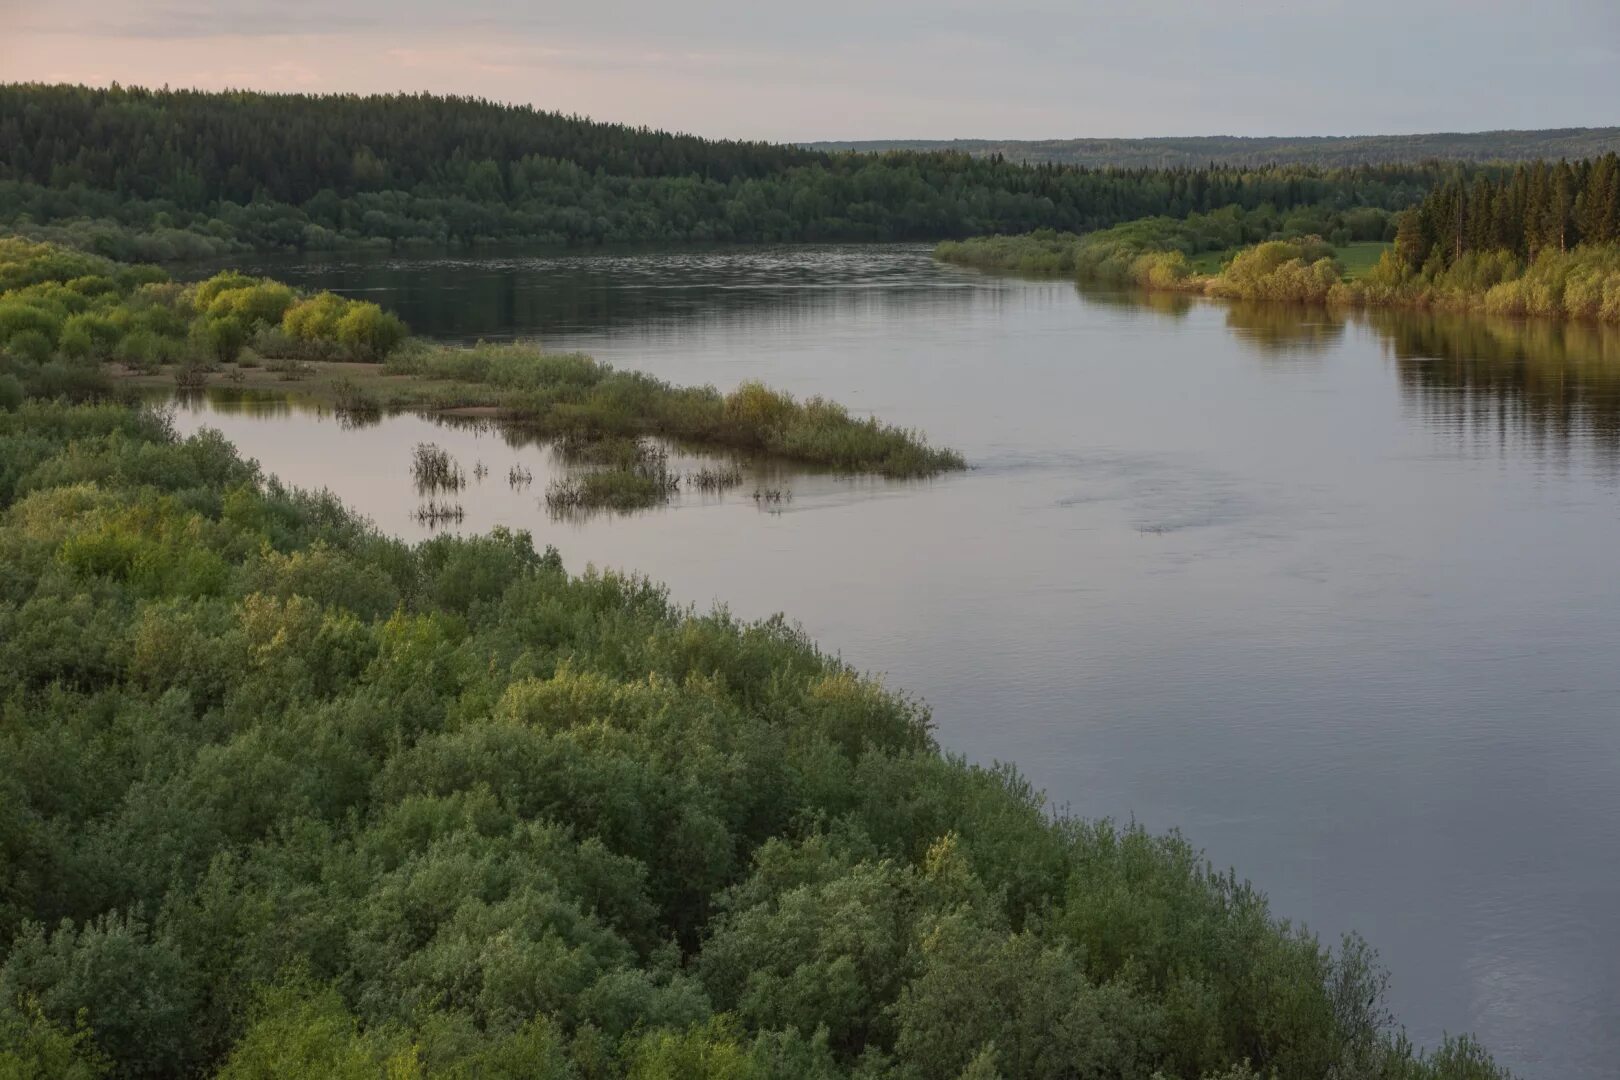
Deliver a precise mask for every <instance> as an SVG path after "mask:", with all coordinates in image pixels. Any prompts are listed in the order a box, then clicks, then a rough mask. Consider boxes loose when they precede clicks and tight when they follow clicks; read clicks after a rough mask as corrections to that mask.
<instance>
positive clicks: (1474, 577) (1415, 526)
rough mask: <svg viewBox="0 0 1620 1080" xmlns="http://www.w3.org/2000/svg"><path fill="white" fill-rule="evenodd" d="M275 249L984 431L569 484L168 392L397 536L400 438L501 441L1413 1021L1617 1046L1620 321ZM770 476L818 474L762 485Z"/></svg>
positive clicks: (849, 252)
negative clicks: (735, 478) (930, 446)
mask: <svg viewBox="0 0 1620 1080" xmlns="http://www.w3.org/2000/svg"><path fill="white" fill-rule="evenodd" d="M257 265H258V267H259V268H262V269H264V270H267V271H269V272H273V273H275V274H276V275H278V276H280V277H282V278H285V279H290V280H295V281H298V282H300V283H302V284H306V285H311V286H322V287H331V288H337V289H339V290H340V291H345V292H349V293H352V294H364V295H367V296H369V297H371V298H374V299H377V300H379V301H381V302H383V303H385V304H387V305H389V306H392V307H394V308H395V309H396V310H399V311H400V312H401V313H402V314H403V315H404V316H405V317H406V319H407V320H408V321H409V322H410V323H411V324H412V326H413V327H414V328H415V329H417V330H418V331H419V332H423V333H427V334H432V335H436V336H441V337H445V338H455V339H472V338H475V337H488V338H502V337H513V336H518V337H539V338H541V339H543V341H544V342H545V343H546V344H547V345H548V346H549V347H552V348H555V349H580V350H584V351H587V352H590V353H592V354H594V355H596V356H597V357H598V358H600V359H603V360H607V361H610V362H612V363H615V364H618V365H620V366H624V367H634V368H639V369H642V370H646V371H650V372H652V373H654V374H657V375H659V376H661V377H664V378H668V379H671V380H674V381H678V382H708V383H714V384H715V385H717V386H720V387H722V388H729V387H731V386H733V385H735V384H736V383H738V382H740V381H742V380H744V379H752V378H758V379H763V380H765V381H766V382H768V383H770V384H772V385H773V386H777V387H779V388H782V389H786V390H790V391H792V392H794V393H797V394H801V395H802V394H825V395H827V396H829V397H832V398H835V399H837V400H839V401H842V402H845V403H846V404H848V405H850V406H851V407H852V408H854V409H856V410H862V411H868V412H872V413H875V414H877V415H878V416H880V417H882V418H883V419H885V420H888V421H892V422H897V423H900V424H904V425H907V426H916V427H920V428H922V429H924V430H925V431H926V432H927V433H928V434H929V435H930V436H931V437H932V438H933V439H934V440H935V441H937V442H940V443H944V444H946V445H950V446H953V447H956V448H958V449H960V450H962V451H963V452H964V453H966V454H967V456H968V458H969V460H970V461H971V462H972V463H973V464H974V465H975V468H974V469H973V470H972V471H970V472H968V473H965V474H960V475H952V476H948V477H944V478H941V479H937V480H933V481H929V482H924V483H891V482H884V481H877V480H871V479H856V480H850V479H842V478H838V477H834V476H828V475H825V474H821V475H815V474H803V473H796V472H794V471H791V470H774V471H773V470H771V469H770V468H769V467H766V471H765V472H764V473H761V474H758V475H756V474H753V473H750V475H749V478H748V480H747V482H746V483H745V484H744V486H743V487H741V488H739V489H736V490H734V491H732V492H730V493H727V494H725V495H723V496H712V495H683V496H681V497H680V498H678V499H677V500H676V501H675V502H674V503H673V504H672V505H670V506H669V507H666V508H663V509H659V510H654V511H650V512H645V513H642V514H639V515H635V516H630V517H623V516H596V517H591V518H586V519H572V520H557V519H554V518H552V517H551V516H550V515H548V513H547V511H546V509H545V506H544V501H543V498H542V495H543V492H544V489H545V485H546V483H547V481H548V480H549V479H550V478H551V477H552V476H554V475H556V471H557V470H558V469H559V468H560V465H559V464H558V462H557V461H556V460H555V459H554V457H553V456H552V454H551V452H550V451H549V450H548V449H547V448H545V447H543V446H535V445H524V444H523V443H522V441H521V440H514V441H512V442H509V441H508V440H506V439H505V438H503V437H502V435H501V434H500V432H498V431H495V430H492V429H489V428H487V427H484V428H479V427H468V426H465V425H460V426H447V425H444V424H438V423H434V422H433V421H430V420H426V419H421V418H414V417H396V418H389V419H385V420H383V421H382V422H380V423H378V424H376V425H374V426H369V427H360V428H353V429H346V428H345V427H344V426H343V425H340V424H339V423H338V422H337V421H335V420H334V419H333V418H331V417H329V416H322V415H319V414H316V413H311V412H307V411H302V410H298V409H295V408H287V407H280V408H270V409H264V408H262V407H252V406H242V405H235V406H233V405H231V404H230V403H228V402H226V401H223V400H220V401H215V402H212V403H209V402H204V403H197V404H193V405H190V406H185V407H183V408H182V409H181V411H180V412H179V422H180V424H181V426H182V428H183V429H184V430H191V429H194V428H196V427H198V426H201V425H204V424H206V425H210V426H213V427H217V428H220V429H222V430H223V431H224V432H225V433H226V434H227V435H228V436H229V437H230V438H231V439H232V440H233V441H235V442H236V443H237V444H238V445H239V446H240V447H241V448H242V450H243V452H244V453H246V454H248V455H250V456H252V457H256V458H258V459H259V460H260V461H261V462H262V463H263V464H264V466H265V467H266V468H267V469H268V470H270V471H272V472H274V473H276V474H278V475H280V476H281V477H282V478H283V479H284V480H286V481H288V482H290V483H293V484H298V485H305V486H311V487H327V488H330V489H331V490H332V491H334V492H336V493H337V494H338V495H340V496H341V497H342V498H343V499H344V500H345V501H346V502H348V503H349V504H351V505H353V506H355V507H357V508H358V509H359V510H361V511H363V512H364V513H366V514H368V515H370V516H371V517H373V518H374V519H375V520H376V521H377V523H378V524H379V525H380V526H382V527H383V528H385V529H388V530H390V531H392V532H395V533H398V534H400V535H402V536H407V537H417V536H423V535H427V534H428V533H429V531H430V529H429V528H428V527H427V526H424V525H421V524H419V523H418V522H416V521H415V520H414V519H413V518H412V517H411V514H412V512H413V511H414V510H415V509H416V508H417V506H418V504H419V503H418V498H417V496H416V494H415V491H414V489H413V487H412V483H411V478H410V473H409V467H408V466H409V456H410V450H411V447H412V446H414V445H415V444H416V443H417V442H420V441H433V442H437V443H438V444H439V445H441V446H443V447H445V448H447V449H448V450H450V451H451V452H452V453H453V454H454V455H455V456H456V457H457V458H458V460H459V461H460V462H461V464H462V465H463V467H464V468H465V469H466V470H468V471H469V472H470V471H471V470H472V467H473V464H474V463H475V462H479V461H481V462H483V463H484V464H485V465H486V466H487V467H488V468H489V470H490V475H489V476H488V477H486V478H485V479H484V480H482V481H481V482H474V483H472V484H471V485H470V486H469V488H468V489H467V490H465V491H464V492H463V493H462V494H461V495H460V496H459V500H458V501H459V502H460V503H461V504H462V506H463V507H464V510H465V513H466V517H465V519H464V521H463V522H462V523H461V524H460V525H459V526H458V528H460V529H463V530H467V531H476V530H484V529H487V528H489V527H491V526H493V525H496V524H504V525H510V526H514V527H520V528H524V529H528V530H530V531H531V532H532V533H533V534H534V537H535V539H536V541H537V542H538V543H541V544H547V543H549V544H554V545H556V546H557V547H558V548H559V549H560V550H561V551H562V553H563V557H564V559H565V561H566V562H567V564H568V565H569V566H570V567H572V568H574V569H576V570H577V569H580V568H582V567H583V566H584V565H585V564H586V563H587V562H592V563H595V564H597V565H599V566H612V567H620V568H628V569H634V570H637V571H640V572H643V573H645V574H647V575H649V576H650V577H652V578H654V579H657V580H661V581H663V582H666V583H667V584H668V585H669V586H670V589H671V591H672V593H673V594H674V595H675V596H676V597H677V598H678V599H681V600H685V601H689V602H693V603H696V604H698V605H700V606H707V605H709V604H710V603H712V602H716V601H719V602H724V603H726V604H728V605H729V606H730V607H731V609H732V610H733V611H734V612H736V613H738V614H740V615H745V616H750V617H753V616H765V615H769V614H771V613H773V612H777V611H784V612H786V613H788V615H789V616H790V617H792V618H794V619H797V620H799V621H801V622H802V623H803V624H804V626H805V627H806V629H807V630H808V631H809V632H810V633H811V634H812V635H813V636H814V637H815V638H816V639H817V640H819V641H820V642H822V643H823V644H824V645H825V646H826V647H828V648H833V649H837V650H839V651H840V652H841V653H842V655H843V656H844V657H845V658H846V659H847V660H848V661H850V662H851V663H853V664H854V665H856V666H857V667H859V668H862V669H866V670H870V671H874V672H878V673H882V674H883V675H884V676H885V677H886V679H887V680H888V681H889V682H890V683H891V684H892V685H894V686H897V687H900V688H904V689H906V690H908V691H912V692H915V693H917V694H919V695H920V696H922V697H923V698H924V699H925V700H926V701H927V702H928V703H929V704H930V705H931V706H932V708H933V711H934V718H935V720H936V722H937V725H938V734H939V738H940V740H941V742H942V743H943V744H944V745H945V746H946V747H947V748H949V749H951V750H955V751H960V752H962V753H964V754H966V755H968V756H969V757H971V758H975V759H978V760H990V759H1000V760H1005V761H1011V762H1014V763H1016V764H1017V765H1018V766H1019V767H1020V768H1021V769H1022V770H1023V771H1024V772H1025V773H1026V774H1027V775H1028V776H1029V777H1030V778H1031V779H1032V780H1033V781H1034V782H1035V783H1036V784H1037V785H1039V786H1040V787H1042V788H1044V789H1045V790H1046V791H1047V792H1048V793H1049V794H1050V797H1051V799H1052V801H1053V802H1054V803H1056V804H1059V805H1066V806H1067V807H1069V808H1070V809H1072V810H1074V811H1077V812H1079V813H1082V814H1085V815H1088V816H1099V815H1108V816H1113V817H1116V818H1132V817H1134V818H1136V819H1138V820H1140V821H1143V822H1145V823H1147V824H1148V825H1150V826H1151V827H1153V828H1170V827H1178V828H1180V829H1181V830H1182V831H1184V832H1185V833H1186V834H1187V835H1188V836H1189V837H1190V838H1191V839H1192V840H1193V841H1194V842H1196V843H1198V844H1199V845H1201V846H1203V847H1204V848H1205V849H1206V850H1207V851H1208V853H1209V855H1210V857H1211V858H1212V859H1213V860H1214V861H1215V862H1216V863H1217V864H1219V865H1227V864H1230V865H1234V866H1236V867H1237V868H1238V870H1239V872H1240V873H1241V874H1243V875H1245V876H1248V877H1250V878H1251V879H1253V880H1254V881H1255V883H1256V884H1258V885H1259V886H1260V887H1261V888H1263V889H1265V890H1266V891H1267V892H1268V893H1269V894H1270V896H1271V897H1272V900H1273V903H1274V906H1275V908H1276V909H1277V910H1278V911H1279V912H1281V913H1284V914H1287V915H1290V916H1293V917H1296V918H1299V919H1302V920H1303V921H1305V922H1307V923H1308V924H1309V925H1310V927H1311V928H1312V929H1314V930H1316V931H1318V932H1319V933H1321V934H1322V935H1323V936H1324V938H1328V939H1333V938H1336V937H1337V936H1338V935H1339V934H1340V933H1341V932H1342V931H1345V930H1349V929H1355V930H1358V931H1360V932H1361V933H1362V934H1363V935H1365V936H1366V937H1367V938H1368V939H1369V940H1370V941H1371V942H1372V943H1373V944H1374V945H1375V946H1376V947H1377V948H1378V949H1379V950H1380V952H1381V954H1382V956H1383V959H1384V961H1385V963H1386V964H1387V966H1388V967H1389V968H1390V969H1391V971H1392V974H1393V988H1392V995H1391V996H1392V1001H1391V1003H1392V1005H1393V1007H1394V1009H1395V1011H1396V1013H1397V1015H1398V1016H1400V1017H1401V1018H1402V1019H1403V1020H1404V1021H1405V1022H1406V1024H1407V1025H1408V1029H1409V1031H1410V1033H1411V1034H1412V1036H1413V1037H1414V1038H1415V1039H1417V1040H1418V1041H1419V1042H1422V1043H1431V1042H1433V1041H1435V1040H1437V1039H1438V1037H1439V1035H1440V1033H1441V1032H1442V1031H1452V1032H1458V1031H1473V1032H1475V1033H1477V1034H1478V1035H1479V1036H1480V1037H1481V1038H1482V1039H1483V1040H1484V1041H1485V1042H1486V1044H1487V1045H1488V1046H1489V1047H1491V1049H1492V1050H1493V1051H1494V1052H1495V1053H1496V1054H1497V1056H1498V1058H1499V1059H1500V1060H1502V1061H1504V1062H1505V1063H1507V1064H1510V1065H1511V1066H1513V1067H1514V1068H1515V1069H1517V1070H1519V1071H1521V1072H1522V1073H1523V1075H1525V1076H1528V1077H1534V1078H1553V1077H1557V1078H1566V1077H1572V1078H1597V1077H1600V1076H1601V1077H1607V1076H1612V1075H1613V1074H1614V1068H1615V1065H1614V1062H1615V1061H1616V1060H1617V1059H1620V914H1617V913H1620V783H1617V781H1620V664H1617V663H1616V653H1617V648H1616V647H1617V645H1620V575H1617V574H1616V573H1615V572H1614V566H1615V562H1616V557H1617V552H1620V335H1616V334H1615V333H1614V332H1613V331H1599V330H1597V329H1595V328H1591V327H1556V326H1551V327H1549V326H1524V325H1519V324H1512V323H1506V322H1484V321H1478V320H1463V319H1447V318H1437V317H1430V316H1421V315H1412V314H1398V315H1389V314H1382V315H1377V316H1373V317H1367V318H1360V317H1358V318H1354V319H1350V320H1346V319H1343V318H1339V317H1333V316H1329V315H1328V314H1326V313H1324V312H1321V311H1296V310H1290V309H1287V308H1278V307H1255V306H1249V307H1243V306H1220V305H1215V304H1209V303H1204V302H1192V301H1189V300H1187V299H1186V298H1182V297H1166V296H1159V297H1149V298H1143V297H1140V296H1134V295H1126V294H1119V293H1108V292H1098V293H1082V292H1081V291H1079V290H1077V289H1076V288H1075V287H1074V286H1073V285H1072V284H1068V283H1064V282H1056V281H1023V280H1016V279H1008V278H998V277H991V276H985V275H981V274H977V273H974V272H969V271H964V270H958V269H953V268H947V267H942V266H938V265H936V264H934V263H933V262H932V261H931V260H930V259H929V258H928V255H927V252H926V250H924V249H921V248H914V247H871V248H864V247H842V248H825V249H802V248H801V249H753V250H746V251H740V252H738V251H733V252H697V253H684V254H658V253H647V254H633V253H632V254H604V255H586V256H566V257H555V256H554V257H520V256H511V257H506V256H493V257H489V258H477V259H463V260H457V259H446V258H441V257H422V258H411V259H402V260H401V259H391V260H382V261H368V260H364V259H347V258H337V259H332V260H325V259H321V258H318V257H313V256H310V257H305V258H303V259H302V260H299V261H278V260H269V261H266V262H264V263H261V264H257ZM519 463H521V464H523V465H524V466H525V467H527V468H528V469H530V470H531V471H532V472H533V475H534V480H533V483H532V485H531V486H528V487H522V488H513V487H512V486H511V485H509V483H508V481H507V474H508V470H509V468H510V467H511V466H512V465H514V464H519ZM773 486H774V487H781V488H786V489H788V490H790V491H791V492H792V499H791V501H789V502H783V503H780V504H761V503H756V501H755V500H754V499H753V498H752V497H751V494H752V492H753V491H754V490H755V489H756V488H762V487H773Z"/></svg>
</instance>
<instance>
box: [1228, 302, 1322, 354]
mask: <svg viewBox="0 0 1620 1080" xmlns="http://www.w3.org/2000/svg"><path fill="white" fill-rule="evenodd" d="M1225 308H1226V325H1227V327H1228V328H1229V329H1230V330H1231V331H1232V334H1233V335H1234V336H1235V337H1236V338H1237V339H1238V340H1239V341H1243V342H1246V343H1247V344H1249V345H1252V346H1254V348H1255V349H1256V350H1258V351H1259V352H1260V353H1262V354H1269V355H1290V356H1297V355H1309V354H1311V353H1320V352H1323V351H1325V350H1327V349H1329V348H1332V347H1333V346H1334V345H1336V344H1338V342H1339V339H1340V338H1342V337H1344V327H1345V319H1344V316H1343V315H1342V314H1340V313H1338V312H1334V311H1330V310H1328V309H1326V308H1321V307H1316V308H1312V307H1309V306H1306V305H1302V304H1276V303H1266V302H1264V301H1259V300H1237V301H1233V302H1230V303H1228V304H1226V305H1225Z"/></svg>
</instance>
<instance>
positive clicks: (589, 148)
mask: <svg viewBox="0 0 1620 1080" xmlns="http://www.w3.org/2000/svg"><path fill="white" fill-rule="evenodd" d="M1450 173H1451V170H1450V169H1448V168H1445V167H1441V166H1435V165H1425V166H1410V165H1394V166H1391V165H1379V166H1362V167H1356V168H1350V169H1318V168H1314V167H1302V166H1259V167H1252V168H1251V167H1227V166H1221V167H1214V168H1206V167H1199V168H1177V169H1172V170H1152V169H1127V170H1118V169H1085V168H1072V167H1063V166H1052V165H1043V166H1036V167H1026V166H1023V165H1020V164H1015V163H1012V162H1009V161H1005V160H999V159H980V158H973V157H970V156H968V155H965V154H960V153H925V154H915V153H898V154H882V155H872V154H848V153H844V154H833V153H824V152H820V151H812V150H807V149H803V148H799V147H792V146H773V145H768V144H763V143H745V142H726V141H712V140H707V139H700V138H697V137H695V136H688V135H672V134H669V133H665V132H656V131H648V130H645V129H639V128H631V127H626V126H623V125H616V124H605V123H598V122H594V121H590V120H585V119H582V118H579V117H567V116H562V115H559V114H555V113H545V112H540V111H537V110H535V109H533V108H528V107H516V106H508V105H499V104H494V103H491V102H487V101H479V100H473V99H467V98H441V97H432V96H426V95H418V96H405V95H395V96H382V97H355V96H348V95H332V96H305V95H270V94H258V93H246V92H231V93H202V92H196V91H183V90H182V91H168V90H163V91H152V90H142V89H136V88H119V87H112V88H108V89H90V88H86V87H76V86H45V85H37V84H15V85H0V226H6V227H10V228H11V229H12V230H14V231H17V232H21V233H24V234H26V235H30V236H33V237H35V238H39V239H46V240H54V241H61V242H66V243H70V244H74V245H76V246H79V247H84V248H88V249H91V250H94V251H96V252H98V253H100V254H104V255H110V256H114V257H120V258H139V259H149V260H150V259H164V258H174V257H184V256H188V255H209V254H218V253H222V252H226V251H234V250H244V249H249V248H252V249H261V250H262V249H297V248H336V247H343V246H353V245H357V244H361V245H377V246H399V245H405V244H475V243H481V242H488V241H529V242H541V243H557V244H595V243H606V242H653V243H671V242H699V243H704V242H725V241H770V242H795V241H826V240H937V239H943V238H949V237H960V236H970V235H977V234H982V233H998V232H999V233H1006V232H1024V231H1028V230H1031V229H1037V228H1056V229H1064V230H1069V231H1089V230H1092V229H1097V228H1103V227H1106V226H1109V225H1113V224H1117V223H1119V222H1122V221H1127V220H1131V219H1133V218H1140V217H1144V216H1148V215H1154V214H1170V215H1175V216H1185V215H1186V214H1188V213H1192V212H1195V211H1207V210H1211V209H1217V208H1220V207H1224V206H1228V205H1237V206H1240V207H1242V208H1245V209H1253V208H1255V207H1257V206H1260V205H1262V204H1268V203H1269V204H1270V205H1272V206H1273V207H1274V208H1278V209H1284V210H1286V209H1289V208H1293V207H1298V206H1306V205H1317V204H1325V205H1328V206H1331V207H1333V208H1336V209H1344V208H1350V207H1357V206H1371V207H1378V208H1383V209H1400V208H1403V207H1406V206H1409V205H1412V204H1414V203H1416V202H1417V201H1418V200H1420V199H1421V198H1422V197H1423V196H1424V195H1425V194H1426V193H1427V192H1428V191H1429V190H1431V189H1432V188H1433V187H1435V186H1436V185H1437V184H1438V183H1439V182H1441V181H1443V180H1444V179H1446V178H1447V177H1449V175H1450Z"/></svg>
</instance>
